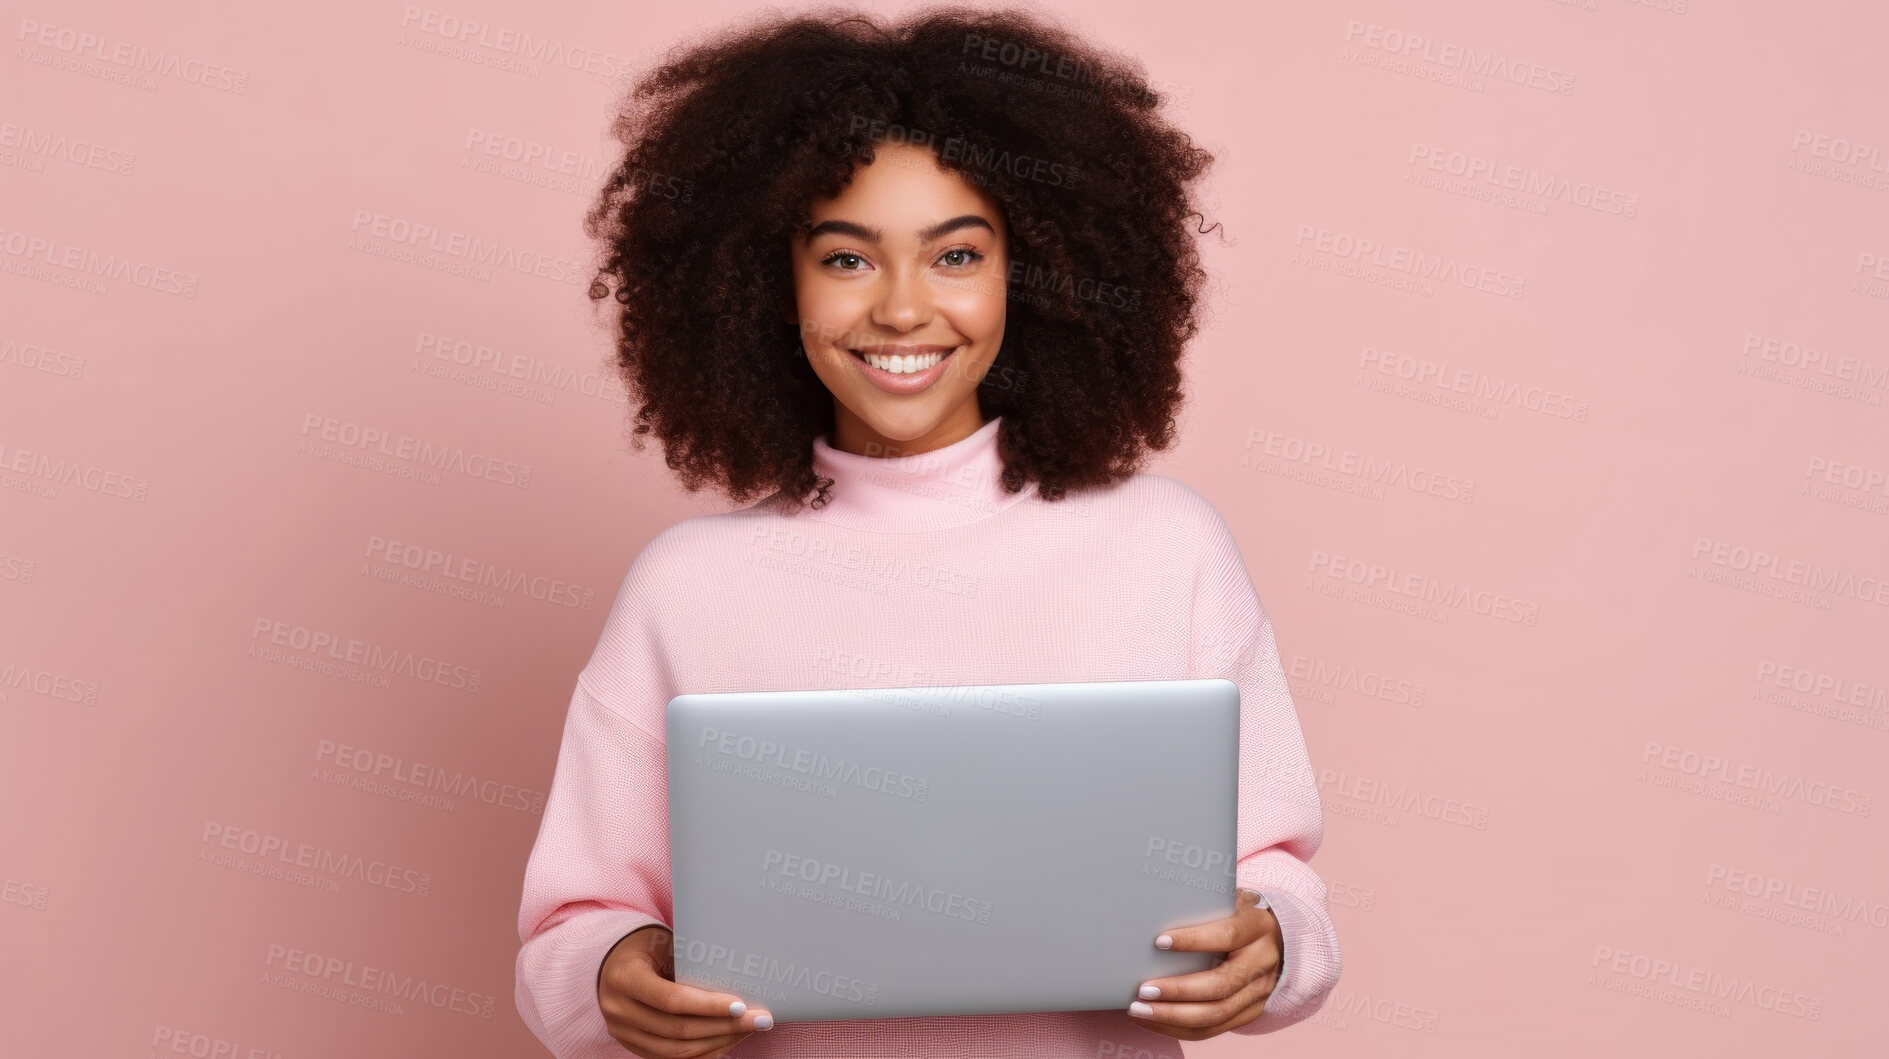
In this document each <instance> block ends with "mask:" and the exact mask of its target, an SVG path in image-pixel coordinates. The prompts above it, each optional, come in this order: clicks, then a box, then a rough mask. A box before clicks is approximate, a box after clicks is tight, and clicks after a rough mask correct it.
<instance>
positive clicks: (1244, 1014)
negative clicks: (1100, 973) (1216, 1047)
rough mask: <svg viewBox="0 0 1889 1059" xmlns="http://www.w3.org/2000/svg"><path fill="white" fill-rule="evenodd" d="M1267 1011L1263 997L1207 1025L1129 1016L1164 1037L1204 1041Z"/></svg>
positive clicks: (1144, 1027)
mask: <svg viewBox="0 0 1889 1059" xmlns="http://www.w3.org/2000/svg"><path fill="white" fill-rule="evenodd" d="M1265 1013H1266V1000H1265V998H1261V999H1260V1000H1259V1001H1257V1002H1255V1003H1253V1004H1249V1005H1247V1006H1245V1007H1242V1008H1238V1009H1236V1010H1235V1011H1234V1012H1233V1014H1231V1015H1229V1016H1228V1017H1226V1018H1225V1019H1222V1020H1220V1021H1218V1022H1213V1023H1210V1024H1208V1025H1205V1026H1187V1025H1180V1024H1177V1023H1170V1022H1157V1021H1155V1020H1153V1019H1146V1018H1140V1017H1137V1016H1134V1015H1130V1016H1129V1017H1130V1018H1133V1019H1134V1020H1135V1022H1136V1023H1138V1024H1139V1025H1140V1026H1141V1027H1142V1028H1143V1029H1146V1030H1151V1031H1153V1032H1155V1033H1159V1034H1161V1035H1162V1036H1164V1037H1172V1038H1174V1039H1175V1040H1177V1041H1204V1040H1206V1039H1208V1038H1209V1037H1218V1036H1219V1035H1221V1034H1222V1033H1225V1032H1227V1031H1228V1030H1230V1029H1234V1028H1236V1027H1239V1026H1244V1025H1246V1024H1247V1023H1249V1022H1251V1021H1253V1020H1254V1019H1256V1018H1258V1017H1260V1016H1261V1015H1263V1014H1265Z"/></svg>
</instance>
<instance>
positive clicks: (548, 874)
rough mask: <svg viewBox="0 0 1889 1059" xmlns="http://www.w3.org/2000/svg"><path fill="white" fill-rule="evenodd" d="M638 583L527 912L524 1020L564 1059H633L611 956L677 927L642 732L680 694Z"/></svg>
mask: <svg viewBox="0 0 1889 1059" xmlns="http://www.w3.org/2000/svg"><path fill="white" fill-rule="evenodd" d="M635 577H636V570H635V568H632V571H631V575H630V577H628V578H626V579H625V582H624V588H623V590H622V591H620V592H619V594H618V597H617V601H616V604H615V606H614V607H613V608H612V610H611V614H610V617H609V619H608V620H607V621H606V623H605V626H604V631H603V636H602V638H601V640H600V641H599V643H598V645H597V648H596V651H595V653H594V654H593V655H592V657H591V659H590V663H589V664H588V665H587V666H585V668H584V670H583V672H582V673H580V674H579V675H578V678H577V686H576V689H575V691H574V692H573V694H572V696H571V704H570V710H569V712H568V713H567V714H566V716H565V720H564V734H563V739H562V743H561V745H560V746H559V749H558V758H557V769H556V772H555V773H554V774H553V776H552V780H551V788H550V792H549V794H548V796H547V798H546V800H545V807H544V819H543V821H542V822H541V823H540V824H539V827H538V837H537V841H536V843H535V844H534V845H533V846H532V850H531V858H530V860H529V861H528V863H527V865H526V868H525V879H524V895H523V899H522V902H521V904H520V907H519V911H518V937H519V940H520V942H522V947H521V948H520V949H519V952H518V959H517V965H516V971H517V990H516V1000H517V1004H518V1012H519V1015H520V1016H522V1017H523V1019H524V1022H525V1025H526V1026H528V1027H529V1028H530V1029H531V1032H532V1033H533V1034H534V1035H536V1036H537V1038H538V1039H539V1040H540V1041H542V1042H544V1045H545V1047H547V1048H549V1049H550V1050H551V1054H552V1055H554V1056H556V1057H557V1059H580V1057H582V1059H593V1057H595V1059H602V1057H606V1056H607V1057H609V1059H622V1057H623V1056H624V1055H626V1054H628V1053H627V1052H625V1050H624V1048H623V1045H621V1044H619V1043H618V1042H617V1041H616V1039H615V1038H613V1037H611V1036H610V1033H609V1031H608V1029H607V1028H606V1027H605V1025H604V1020H603V1011H602V1009H601V1007H599V1005H598V1001H597V981H598V976H599V975H600V973H601V972H602V969H603V959H604V956H605V955H606V954H607V953H608V952H609V951H610V949H611V947H612V946H614V945H615V944H616V943H617V942H618V941H619V940H621V939H622V938H623V937H624V936H625V935H627V934H629V933H631V932H632V931H635V930H637V929H638V928H641V927H645V926H649V925H651V924H662V925H664V926H673V923H672V922H671V920H670V916H671V915H672V911H671V906H670V895H669V800H668V798H669V792H668V773H667V769H666V767H665V761H664V746H663V741H662V739H660V738H659V737H657V736H656V735H654V734H652V733H651V731H650V730H648V729H646V728H645V727H644V726H643V725H644V724H645V723H646V722H645V721H644V720H643V719H644V718H648V717H651V716H654V717H658V718H660V717H661V716H662V711H663V708H664V707H665V706H666V705H667V703H668V700H669V699H670V698H671V697H672V696H671V695H670V694H669V689H668V688H667V687H666V686H665V685H666V683H667V677H666V674H667V667H666V666H664V665H662V664H661V659H660V657H659V655H658V649H657V646H656V643H655V639H654V637H653V635H652V632H651V626H650V623H649V622H648V621H647V620H646V614H645V608H644V606H643V603H644V601H643V600H642V599H641V598H639V596H638V594H637V592H636V590H635V584H634V579H635ZM633 718H635V719H633ZM655 731H661V729H660V728H657V729H655Z"/></svg>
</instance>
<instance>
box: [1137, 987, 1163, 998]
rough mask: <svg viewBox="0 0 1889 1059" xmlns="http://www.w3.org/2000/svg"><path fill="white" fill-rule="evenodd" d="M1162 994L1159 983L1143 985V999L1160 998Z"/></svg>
mask: <svg viewBox="0 0 1889 1059" xmlns="http://www.w3.org/2000/svg"><path fill="white" fill-rule="evenodd" d="M1160 996H1161V987H1160V986H1158V985H1144V986H1142V987H1141V999H1143V1000H1156V999H1159V998H1160Z"/></svg>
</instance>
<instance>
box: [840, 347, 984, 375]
mask: <svg viewBox="0 0 1889 1059" xmlns="http://www.w3.org/2000/svg"><path fill="white" fill-rule="evenodd" d="M960 348H962V347H958V346H953V347H951V348H949V349H943V348H940V347H937V346H931V347H928V348H927V351H926V352H920V353H906V354H886V353H869V352H865V351H862V350H857V349H848V350H847V351H846V352H848V353H851V354H852V355H853V356H855V357H857V358H859V359H860V360H863V361H865V362H866V363H867V364H869V365H871V366H872V367H875V368H878V369H879V370H880V371H883V372H886V373H888V374H891V375H913V374H916V373H918V372H921V371H924V370H925V369H927V368H930V367H933V366H934V365H936V364H937V363H938V362H939V361H941V360H944V359H945V358H946V357H949V356H951V355H952V354H953V353H956V352H957V351H958V349H960Z"/></svg>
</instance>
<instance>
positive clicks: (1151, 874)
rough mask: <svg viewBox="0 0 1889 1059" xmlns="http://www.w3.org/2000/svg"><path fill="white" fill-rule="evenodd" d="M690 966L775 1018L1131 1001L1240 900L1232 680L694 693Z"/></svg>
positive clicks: (686, 960)
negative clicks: (1179, 931) (1171, 938)
mask: <svg viewBox="0 0 1889 1059" xmlns="http://www.w3.org/2000/svg"><path fill="white" fill-rule="evenodd" d="M666 723H667V741H668V747H667V750H668V781H669V812H670V819H669V842H670V865H671V883H672V885H673V895H674V917H675V923H674V928H675V974H676V980H677V981H679V982H683V983H685V984H690V985H698V986H702V987H704V988H713V989H723V990H727V991H729V992H733V993H735V994H737V995H739V996H741V997H742V998H743V999H745V1000H747V1001H748V1003H749V1004H750V1005H751V1006H760V1007H765V1008H767V1010H768V1011H770V1012H771V1013H772V1014H773V1016H774V1018H775V1020H776V1021H777V1022H795V1021H811V1020H822V1019H851V1018H903V1017H912V1016H920V1015H951V1014H985V1013H1005V1012H1029V1011H1074V1010H1096V1009H1108V1008H1121V1009H1125V1008H1126V1007H1127V1006H1128V1004H1129V1002H1131V1001H1132V1000H1134V999H1135V992H1136V989H1137V987H1138V986H1139V985H1140V983H1141V982H1143V981H1145V980H1146V979H1148V978H1153V977H1159V976H1164V975H1175V974H1186V973H1190V972H1193V971H1199V970H1205V969H1207V968H1210V967H1212V966H1214V965H1216V964H1217V963H1218V962H1219V960H1220V957H1219V956H1216V955H1214V954H1209V953H1186V952H1169V951H1164V950H1161V949H1157V948H1155V947H1154V937H1155V935H1157V934H1159V933H1161V932H1162V931H1163V930H1167V929H1171V928H1174V927H1179V926H1188V925H1191V924H1195V923H1203V922H1207V921H1209V920H1212V919H1218V918H1221V917H1223V916H1226V915H1229V914H1231V912H1232V911H1233V908H1234V897H1233V887H1234V874H1233V861H1234V849H1235V826H1236V813H1237V807H1238V780H1239V760H1238V758H1239V688H1238V686H1237V685H1235V684H1233V683H1232V682H1231V681H1228V680H1223V679H1203V680H1162V681H1106V682H1091V683H1067V684H1007V685H977V686H969V685H955V686H937V687H916V688H894V689H871V690H841V691H778V692H741V693H727V694H689V695H681V696H677V697H676V698H675V699H673V700H672V701H671V702H670V703H669V706H668V710H667V719H666Z"/></svg>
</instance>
